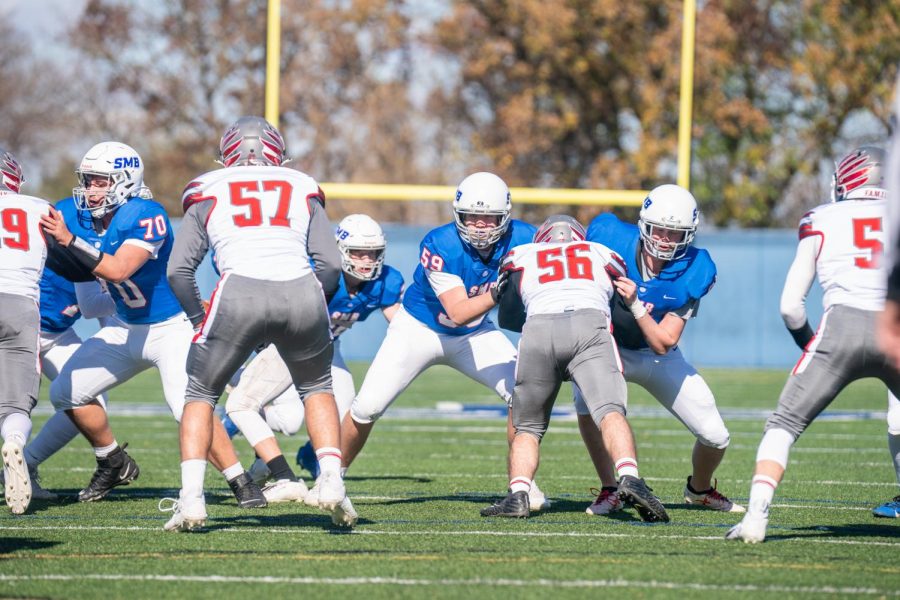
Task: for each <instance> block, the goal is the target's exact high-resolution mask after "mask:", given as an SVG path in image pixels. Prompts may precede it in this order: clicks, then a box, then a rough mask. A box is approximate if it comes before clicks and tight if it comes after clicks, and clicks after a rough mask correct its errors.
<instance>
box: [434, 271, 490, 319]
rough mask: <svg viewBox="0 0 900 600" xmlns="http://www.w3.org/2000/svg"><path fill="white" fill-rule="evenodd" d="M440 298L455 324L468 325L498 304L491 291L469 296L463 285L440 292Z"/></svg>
mask: <svg viewBox="0 0 900 600" xmlns="http://www.w3.org/2000/svg"><path fill="white" fill-rule="evenodd" d="M460 283H462V280H460ZM438 300H440V302H441V306H443V307H444V312H445V313H446V314H447V316H448V317H449V318H450V320H451V321H453V323H454V324H455V325H467V324H469V323H471V322H472V321H474V320H475V319H477V318H478V317H480V316H482V315H484V313H486V312H488V311H489V310H491V309H492V308H494V307H495V306H497V303H496V302H494V299H493V297H492V296H491V294H490V293H489V292H486V293H484V294H479V295H477V296H472V297H471V298H469V296H468V295H467V294H466V288H465V287H464V286H462V285H457V286H455V287H452V288H450V289H448V290H446V291H444V292H442V293H440V294H438Z"/></svg>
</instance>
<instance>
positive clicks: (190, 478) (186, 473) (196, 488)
mask: <svg viewBox="0 0 900 600" xmlns="http://www.w3.org/2000/svg"><path fill="white" fill-rule="evenodd" d="M204 477H206V461H205V460H200V459H197V458H193V459H189V460H185V461H182V462H181V497H182V499H183V498H203V479H204Z"/></svg>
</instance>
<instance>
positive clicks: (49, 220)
mask: <svg viewBox="0 0 900 600" xmlns="http://www.w3.org/2000/svg"><path fill="white" fill-rule="evenodd" d="M41 227H43V228H44V231H46V232H47V233H49V234H50V235H52V236H53V237H54V238H56V241H57V242H59V243H60V244H62V245H63V246H68V245H69V244H71V243H72V240H73V239H75V236H74V235H72V232H70V231H69V228H68V227H66V221H65V220H64V219H63V217H62V215H61V214H60V213H59V211H58V210H56V209H55V208H53V207H52V206H51V207H50V212H49V213H47V214H46V215H41Z"/></svg>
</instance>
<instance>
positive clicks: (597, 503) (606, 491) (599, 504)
mask: <svg viewBox="0 0 900 600" xmlns="http://www.w3.org/2000/svg"><path fill="white" fill-rule="evenodd" d="M591 491H592V492H594V493H596V494H597V498H595V499H594V501H593V502H592V503H591V505H590V506H588V507H587V508H586V509H584V512H586V513H587V514H589V515H608V514H611V513H614V512H616V511H618V510H622V507H623V506H624V505H625V503H624V502H622V499H621V498H619V495H618V494H617V493H616V488H614V487H605V488H602V489H601V490H599V491H598V490H597V489H595V488H591Z"/></svg>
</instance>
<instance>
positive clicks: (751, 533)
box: [725, 504, 769, 544]
mask: <svg viewBox="0 0 900 600" xmlns="http://www.w3.org/2000/svg"><path fill="white" fill-rule="evenodd" d="M768 526H769V505H768V504H765V505H763V506H762V507H760V509H759V510H754V508H753V505H751V506H750V510H749V511H748V512H747V514H745V515H744V518H743V519H741V522H740V523H738V524H737V525H735V526H734V527H732V528H731V529H730V530H728V533H726V534H725V539H726V540H743V541H744V543H746V544H758V543H760V542H762V541H765V539H766V528H767V527H768Z"/></svg>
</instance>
